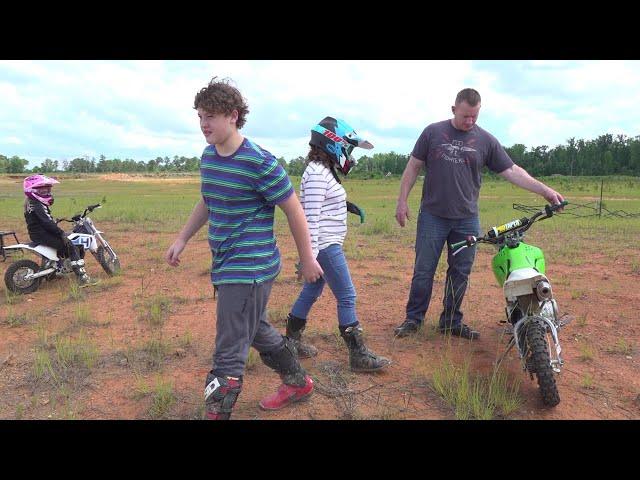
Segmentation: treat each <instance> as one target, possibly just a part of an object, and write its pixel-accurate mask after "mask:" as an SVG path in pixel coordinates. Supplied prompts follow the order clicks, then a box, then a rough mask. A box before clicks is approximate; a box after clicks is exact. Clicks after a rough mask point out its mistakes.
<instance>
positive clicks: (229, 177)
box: [200, 138, 294, 285]
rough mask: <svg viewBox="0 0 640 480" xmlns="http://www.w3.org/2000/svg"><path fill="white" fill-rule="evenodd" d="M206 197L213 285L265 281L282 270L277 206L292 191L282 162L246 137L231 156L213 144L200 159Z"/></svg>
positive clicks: (203, 189)
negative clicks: (276, 233)
mask: <svg viewBox="0 0 640 480" xmlns="http://www.w3.org/2000/svg"><path fill="white" fill-rule="evenodd" d="M200 176H201V180H202V188H201V191H202V197H203V199H204V202H205V205H206V206H207V209H208V210H209V245H210V247H211V251H212V253H213V266H212V268H211V281H212V282H213V284H214V285H221V284H229V283H253V282H257V283H261V282H264V281H267V280H271V279H273V278H275V277H276V276H277V275H278V273H279V271H280V252H279V251H278V247H277V246H276V239H275V236H274V234H273V215H274V210H275V205H276V204H278V203H281V202H283V201H285V200H286V199H287V198H289V197H290V196H291V195H292V194H294V189H293V186H292V185H291V181H290V180H289V177H288V176H287V174H286V172H285V171H284V169H283V168H282V166H281V165H280V164H279V163H278V161H277V160H276V158H275V157H274V156H273V155H272V154H271V153H269V152H268V151H266V150H264V149H262V148H261V147H259V146H258V145H256V144H255V143H253V142H251V141H250V140H248V139H247V138H245V139H244V141H243V142H242V145H240V148H239V149H238V150H237V151H236V152H235V153H234V154H233V155H231V156H229V157H222V156H220V155H218V153H217V152H216V149H215V146H214V145H209V146H207V148H205V150H204V152H203V154H202V159H201V161H200Z"/></svg>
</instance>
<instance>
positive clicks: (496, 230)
mask: <svg viewBox="0 0 640 480" xmlns="http://www.w3.org/2000/svg"><path fill="white" fill-rule="evenodd" d="M568 204H569V202H568V201H566V200H564V201H562V202H561V203H558V204H556V205H545V206H544V209H543V210H540V211H539V212H537V213H536V214H534V215H533V216H532V217H531V218H527V217H523V218H520V219H516V220H512V221H511V222H508V223H505V224H503V225H500V226H497V227H492V228H491V229H490V230H489V232H487V234H486V235H485V236H484V237H474V236H473V235H470V236H468V237H467V239H466V240H463V241H461V242H457V243H454V244H451V249H452V250H453V251H454V253H453V254H454V255H455V254H457V253H458V252H459V251H460V250H462V249H463V248H467V247H471V246H473V245H475V244H476V243H497V241H498V240H499V239H500V238H501V237H503V236H504V235H505V234H507V233H509V232H512V231H514V230H520V231H521V232H525V231H527V230H528V229H529V228H530V227H531V225H533V223H534V222H535V221H537V220H538V219H540V220H544V219H545V218H550V217H552V216H553V214H554V212H556V211H557V210H560V209H561V208H564V207H565V206H566V205H568ZM543 215H544V216H543ZM540 217H542V218H540Z"/></svg>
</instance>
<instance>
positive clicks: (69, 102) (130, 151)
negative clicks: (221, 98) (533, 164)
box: [0, 60, 640, 163]
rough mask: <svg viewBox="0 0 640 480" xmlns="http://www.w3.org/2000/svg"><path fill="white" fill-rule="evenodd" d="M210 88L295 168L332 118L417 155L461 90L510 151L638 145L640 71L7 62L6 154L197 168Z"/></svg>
mask: <svg viewBox="0 0 640 480" xmlns="http://www.w3.org/2000/svg"><path fill="white" fill-rule="evenodd" d="M213 76H218V77H230V78H232V79H233V80H234V81H235V83H236V85H237V86H238V87H239V88H240V90H241V91H242V93H243V95H244V96H245V97H246V98H247V100H248V102H249V107H250V114H249V118H248V121H247V126H246V127H245V128H244V129H243V133H244V134H246V135H247V136H249V137H250V138H252V139H254V140H255V141H256V142H258V143H259V144H261V145H262V146H263V147H264V148H266V149H267V150H270V151H272V152H273V153H274V154H275V155H276V156H285V157H286V158H294V157H296V156H298V155H305V154H306V152H307V143H308V132H309V129H310V128H311V127H312V126H313V124H314V123H315V122H317V121H319V120H320V119H321V118H323V117H324V116H326V115H333V116H336V117H338V118H342V119H344V120H346V121H347V122H349V123H350V124H351V125H352V126H353V127H354V128H355V129H356V131H358V132H359V133H360V134H362V135H363V136H365V137H366V138H368V139H369V140H370V141H372V142H373V144H374V145H375V146H376V148H375V149H374V150H372V151H370V152H366V151H364V150H362V151H358V150H356V156H358V154H359V155H362V154H373V153H376V152H386V151H390V150H394V151H396V152H398V153H408V152H410V151H411V149H412V148H413V145H414V143H415V140H416V139H417V137H418V135H419V134H420V132H421V131H422V129H423V128H424V127H425V126H426V125H427V124H429V123H432V122H436V121H440V120H444V119H446V118H449V117H450V106H451V105H452V104H453V101H454V99H455V95H456V93H457V92H458V90H460V89H461V88H464V87H474V88H476V89H478V90H479V91H480V93H481V94H482V99H483V102H482V105H483V106H482V111H481V115H480V120H479V124H480V125H481V126H482V127H484V128H486V129H487V130H489V131H490V132H492V133H494V134H495V135H496V136H497V137H498V139H499V140H500V141H501V143H503V144H504V145H508V146H509V145H513V144H514V143H523V144H525V145H527V146H528V147H532V146H538V145H543V144H544V145H550V146H555V145H557V144H561V143H564V142H565V141H566V139H567V138H570V137H576V138H583V139H591V138H595V137H596V136H598V135H601V134H603V133H607V132H609V133H613V134H617V133H624V134H626V135H628V136H635V135H638V134H639V133H640V108H638V107H639V106H640V90H638V89H637V87H636V86H637V85H638V84H640V62H638V61H577V62H576V61H555V60H554V61H545V60H541V61H528V62H514V61H505V62H496V61H493V62H471V61H422V60H420V61H387V60H384V61H382V60H380V61H344V60H339V61H330V60H323V61H317V60H314V61H309V60H303V61H295V60H284V61H266V60H261V61H245V60H237V61H218V60H216V61H155V60H154V61H149V60H142V61H102V60H100V61H94V60H92V61H0V132H2V137H1V138H0V154H3V155H9V156H11V155H19V156H21V157H23V158H26V159H31V160H33V161H36V162H39V161H41V159H43V158H52V159H63V158H74V157H75V156H79V155H92V156H96V157H97V156H99V155H100V154H104V155H106V156H107V157H108V158H115V157H118V158H134V159H136V160H148V159H150V158H155V157H156V156H162V157H164V156H169V157H171V156H174V155H185V156H192V155H200V153H201V152H202V149H203V148H204V146H205V143H204V140H203V138H202V135H201V133H200V131H199V129H198V123H197V117H196V115H195V112H194V110H193V108H192V106H193V100H194V96H195V94H196V92H197V91H199V90H200V89H201V88H202V87H204V86H205V85H206V84H207V82H208V81H209V80H210V79H211V77H213ZM86 152H91V153H86ZM38 159H40V160H38ZM32 163H33V162H32Z"/></svg>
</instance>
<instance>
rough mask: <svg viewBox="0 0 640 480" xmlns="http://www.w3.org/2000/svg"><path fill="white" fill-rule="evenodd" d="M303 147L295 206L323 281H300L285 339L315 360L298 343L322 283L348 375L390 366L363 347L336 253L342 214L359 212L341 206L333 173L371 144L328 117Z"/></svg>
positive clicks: (352, 295) (351, 291) (312, 351)
mask: <svg viewBox="0 0 640 480" xmlns="http://www.w3.org/2000/svg"><path fill="white" fill-rule="evenodd" d="M309 145H310V150H309V155H308V157H307V167H306V169H305V171H304V173H303V175H302V181H301V184H300V202H301V203H302V206H303V208H304V212H305V216H306V217H307V223H308V225H309V233H310V234H311V246H312V249H313V255H314V256H315V257H316V259H317V261H318V263H319V264H320V266H321V267H322V270H323V271H324V276H323V277H321V278H320V279H319V280H317V281H315V282H314V283H308V282H305V284H304V287H303V288H302V291H301V292H300V294H299V296H298V299H297V300H296V302H295V303H294V305H293V307H292V309H291V312H290V313H289V316H288V317H287V327H286V336H287V337H289V339H290V340H291V341H292V343H293V344H294V345H295V346H296V348H297V351H298V356H299V357H301V358H305V357H312V356H315V355H317V353H318V351H317V350H316V348H315V347H314V346H313V345H311V344H308V343H305V342H304V341H303V340H302V332H303V331H304V329H305V326H306V322H307V315H308V314H309V311H310V310H311V307H312V306H313V304H314V303H315V301H316V300H317V299H318V298H319V297H320V294H321V293H322V290H323V288H324V285H325V283H328V284H329V288H331V291H332V292H333V294H334V296H335V297H336V301H337V304H338V324H339V325H338V326H339V329H340V335H341V336H342V338H343V339H344V341H345V343H346V344H347V347H348V348H349V363H350V366H351V370H353V371H356V372H372V371H376V370H380V369H381V368H384V367H386V366H387V365H389V364H390V363H391V361H390V360H389V359H387V358H384V357H381V356H378V355H376V354H375V353H373V352H372V351H370V350H369V349H368V348H367V347H366V345H365V343H364V339H363V336H362V327H361V326H360V324H359V322H358V317H357V315H356V308H355V300H356V291H355V288H354V286H353V282H352V281H351V275H350V273H349V267H348V265H347V261H346V258H345V256H344V252H343V251H342V244H343V243H344V238H345V236H346V234H347V211H349V212H352V213H356V214H359V215H360V218H361V220H363V219H364V213H363V212H362V211H361V210H360V209H359V208H358V207H357V206H356V205H354V204H352V203H350V202H347V194H346V192H345V189H344V188H343V187H342V185H341V182H340V179H339V178H338V175H337V173H336V169H337V170H340V171H341V172H342V173H343V174H344V175H347V173H348V172H349V170H350V169H351V167H352V166H353V165H354V164H355V161H354V160H353V157H351V152H352V151H353V149H354V148H355V147H356V146H357V147H362V148H366V149H370V148H373V145H372V144H371V143H369V142H367V141H366V140H363V139H361V138H359V137H358V136H357V135H356V132H355V131H354V130H353V128H351V127H350V126H349V125H348V124H346V123H345V122H344V121H342V120H337V119H335V118H332V117H326V118H324V119H323V120H322V121H321V122H320V123H319V124H318V125H316V126H315V127H314V128H313V130H311V140H310V141H309Z"/></svg>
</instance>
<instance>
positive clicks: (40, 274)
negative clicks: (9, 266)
mask: <svg viewBox="0 0 640 480" xmlns="http://www.w3.org/2000/svg"><path fill="white" fill-rule="evenodd" d="M55 271H56V269H55V268H47V269H46V270H42V271H40V272H38V273H32V274H29V275H25V276H24V279H25V280H33V279H34V278H40V277H46V276H47V275H49V274H50V273H53V272H55Z"/></svg>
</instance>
